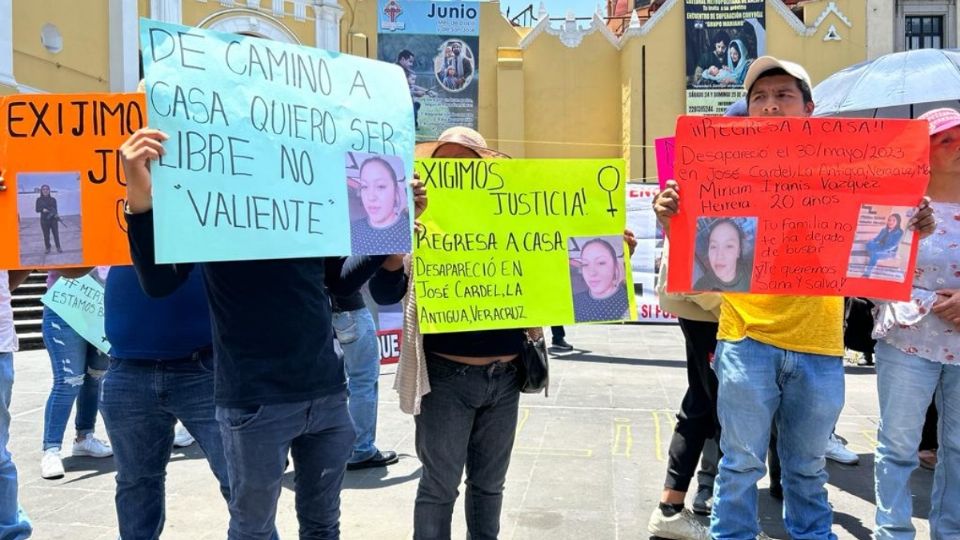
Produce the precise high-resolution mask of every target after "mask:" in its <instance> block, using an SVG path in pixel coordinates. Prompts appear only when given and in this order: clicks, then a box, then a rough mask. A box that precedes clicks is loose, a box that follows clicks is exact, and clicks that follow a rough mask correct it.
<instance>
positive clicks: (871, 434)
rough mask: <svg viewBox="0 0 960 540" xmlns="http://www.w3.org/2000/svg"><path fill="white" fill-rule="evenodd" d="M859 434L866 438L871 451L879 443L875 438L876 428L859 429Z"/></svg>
mask: <svg viewBox="0 0 960 540" xmlns="http://www.w3.org/2000/svg"><path fill="white" fill-rule="evenodd" d="M860 434H861V435H863V438H864V439H866V440H867V443H868V448H870V451H871V452H872V451H874V450H876V449H877V445H879V444H880V441H878V440H877V430H875V429H865V430H863V431H861V432H860Z"/></svg>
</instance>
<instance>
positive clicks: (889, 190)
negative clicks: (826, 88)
mask: <svg viewBox="0 0 960 540" xmlns="http://www.w3.org/2000/svg"><path fill="white" fill-rule="evenodd" d="M929 145H930V141H929V136H928V128H927V124H926V122H922V121H916V120H877V119H853V118H776V119H770V118H716V117H700V116H697V117H693V116H687V117H681V118H680V119H679V120H678V121H677V139H676V161H675V163H674V165H675V176H676V180H677V182H678V184H679V185H680V209H679V213H678V215H677V216H675V217H674V219H673V220H672V221H671V224H670V269H669V272H670V275H669V277H668V280H667V283H668V288H669V289H670V291H671V292H692V291H723V292H749V293H762V294H791V295H836V296H867V297H872V298H884V299H891V300H905V299H908V298H909V297H910V289H911V284H912V281H913V270H914V267H915V263H916V253H917V238H916V233H914V232H912V231H909V230H907V222H908V221H909V219H910V217H912V215H913V208H914V207H915V206H916V205H917V204H918V203H919V202H920V201H921V199H922V197H923V194H924V193H925V191H926V188H927V182H928V181H929V176H930V165H929Z"/></svg>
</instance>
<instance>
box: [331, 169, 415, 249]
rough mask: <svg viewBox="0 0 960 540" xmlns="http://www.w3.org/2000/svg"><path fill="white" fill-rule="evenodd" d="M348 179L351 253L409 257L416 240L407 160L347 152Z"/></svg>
mask: <svg viewBox="0 0 960 540" xmlns="http://www.w3.org/2000/svg"><path fill="white" fill-rule="evenodd" d="M346 178H347V192H348V195H349V201H350V202H349V205H350V206H349V214H350V251H351V253H352V254H354V255H385V254H391V253H409V252H410V248H411V242H412V236H411V230H410V211H409V200H408V199H409V197H408V195H407V193H408V189H407V179H406V177H405V176H404V166H403V160H402V159H400V158H399V157H396V156H383V155H376V154H367V153H364V152H347V154H346Z"/></svg>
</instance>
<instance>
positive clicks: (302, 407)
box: [217, 392, 356, 540]
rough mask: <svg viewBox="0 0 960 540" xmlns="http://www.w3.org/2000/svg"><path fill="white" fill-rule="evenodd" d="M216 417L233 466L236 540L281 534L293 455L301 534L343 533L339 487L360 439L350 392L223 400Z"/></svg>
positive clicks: (232, 514) (232, 516)
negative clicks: (280, 510)
mask: <svg viewBox="0 0 960 540" xmlns="http://www.w3.org/2000/svg"><path fill="white" fill-rule="evenodd" d="M217 421H218V422H219V423H220V434H221V435H222V436H223V448H224V451H225V452H226V455H227V470H228V471H229V472H230V530H229V533H228V535H227V538H228V539H229V540H260V539H262V540H268V539H273V538H277V532H276V528H275V525H274V521H275V518H276V515H277V498H278V497H280V487H281V486H280V484H281V480H282V478H283V472H284V467H285V463H286V459H287V454H288V453H292V456H293V466H294V477H293V481H294V490H295V492H296V509H297V520H298V521H299V522H300V538H310V539H320V538H324V539H326V538H339V537H340V488H341V486H342V484H343V474H344V471H345V470H346V466H347V458H349V457H350V451H351V449H352V448H353V441H354V439H355V437H356V436H355V433H354V431H353V423H352V422H351V421H350V413H349V411H348V410H347V396H346V393H345V392H344V393H339V394H334V395H330V396H325V397H322V398H319V399H315V400H313V401H301V402H297V403H280V404H276V405H261V406H259V407H219V406H218V407H217Z"/></svg>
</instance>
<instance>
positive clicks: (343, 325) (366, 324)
mask: <svg viewBox="0 0 960 540" xmlns="http://www.w3.org/2000/svg"><path fill="white" fill-rule="evenodd" d="M333 330H334V331H335V332H336V333H337V341H339V342H340V347H341V348H342V349H343V365H344V367H345V369H346V372H347V387H348V388H349V390H350V400H349V407H350V417H351V418H353V425H354V427H355V428H356V431H357V441H356V442H355V443H353V455H352V456H350V460H349V462H350V463H357V462H360V461H365V460H367V459H370V458H372V457H373V456H375V455H376V454H377V447H376V445H375V444H374V441H376V438H377V397H378V395H379V394H378V392H379V390H378V383H379V380H380V344H379V343H378V342H377V328H376V326H375V325H374V323H373V315H371V314H370V310H368V309H367V308H362V309H358V310H355V311H343V312H339V313H334V314H333Z"/></svg>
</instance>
